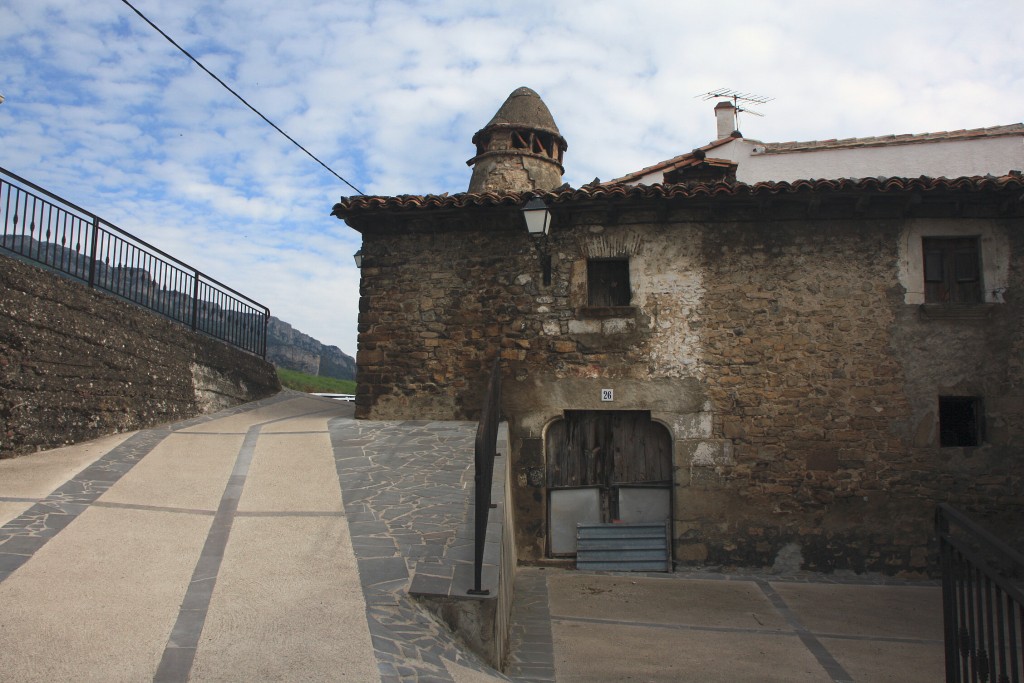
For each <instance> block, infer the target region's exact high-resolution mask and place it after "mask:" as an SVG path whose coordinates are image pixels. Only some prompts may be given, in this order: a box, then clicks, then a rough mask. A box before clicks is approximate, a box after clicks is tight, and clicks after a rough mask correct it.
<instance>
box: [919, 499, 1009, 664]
mask: <svg viewBox="0 0 1024 683" xmlns="http://www.w3.org/2000/svg"><path fill="white" fill-rule="evenodd" d="M935 527H936V533H937V535H938V539H939V560H940V563H941V568H942V617H943V627H944V631H945V642H946V682H947V683H967V682H968V681H969V682H970V683H976V682H980V683H988V682H989V681H991V682H992V683H1021V680H1022V679H1021V676H1022V673H1024V659H1022V655H1024V640H1022V638H1024V593H1022V591H1021V588H1022V579H1024V556H1022V555H1021V554H1020V553H1018V552H1016V551H1014V550H1013V549H1012V548H1010V547H1008V546H1006V545H1005V544H1004V543H1002V542H1001V541H1000V540H999V539H997V538H996V537H995V536H993V535H992V534H991V533H989V532H988V531H986V530H985V529H983V528H982V527H980V526H978V525H977V524H976V523H975V522H973V521H971V520H970V519H969V518H968V517H967V516H966V515H964V514H963V513H962V512H960V511H958V510H956V509H955V508H953V507H951V506H949V505H945V504H942V505H939V507H938V510H937V511H936V513H935Z"/></svg>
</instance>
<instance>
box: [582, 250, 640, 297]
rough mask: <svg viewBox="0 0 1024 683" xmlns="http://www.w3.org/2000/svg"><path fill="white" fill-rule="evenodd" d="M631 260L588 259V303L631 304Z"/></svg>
mask: <svg viewBox="0 0 1024 683" xmlns="http://www.w3.org/2000/svg"><path fill="white" fill-rule="evenodd" d="M631 299H632V294H631V293H630V289H629V261H628V260H627V259H595V260H590V261H587V303H588V304H589V305H590V306H629V302H630V300H631Z"/></svg>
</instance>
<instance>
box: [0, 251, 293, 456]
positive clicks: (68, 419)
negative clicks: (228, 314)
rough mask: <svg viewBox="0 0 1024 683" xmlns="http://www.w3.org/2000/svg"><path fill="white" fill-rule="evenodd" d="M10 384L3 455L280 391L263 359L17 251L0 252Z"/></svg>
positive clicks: (0, 327)
mask: <svg viewBox="0 0 1024 683" xmlns="http://www.w3.org/2000/svg"><path fill="white" fill-rule="evenodd" d="M0 387H2V393H0V457H7V456H11V455H17V454H22V453H28V452H32V451H35V450H39V449H46V448H54V447H58V446H62V445H65V444H69V443H75V442H78V441H83V440H88V439H93V438H96V437H98V436H102V435H105V434H112V433H115V432H123V431H129V430H135V429H141V428H145V427H151V426H155V425H158V424H163V423H167V422H174V421H178V420H182V419H187V418H190V417H195V416H196V415H199V414H202V413H206V412H213V411H216V410H220V409H222V408H226V407H229V406H233V405H236V404H239V403H243V402H245V401H251V400H256V399H259V398H263V397H266V396H269V395H271V394H273V393H275V392H277V391H279V390H280V384H279V383H278V380H277V375H276V373H275V371H274V368H273V366H272V365H270V364H269V363H267V362H266V361H264V360H263V359H262V358H259V357H257V356H254V355H252V354H250V353H246V352H244V351H241V350H239V349H235V348H233V347H230V346H228V345H227V344H224V343H222V342H219V341H217V340H215V339H212V338H209V337H206V336H204V335H200V334H197V333H194V332H192V331H191V330H189V329H187V328H186V327H184V326H182V325H179V324H177V323H174V322H171V321H170V320H167V319H165V318H163V317H161V316H159V315H156V314H155V313H151V312H149V311H146V310H144V309H142V308H139V307H137V306H134V305H132V304H129V303H127V302H124V301H121V300H119V299H117V298H115V297H113V296H109V295H107V294H102V293H100V292H97V291H94V290H91V289H89V288H88V287H86V286H84V285H82V284H79V283H77V282H72V281H70V280H67V279H65V278H62V277H59V276H56V275H54V274H52V273H49V272H46V271H44V270H42V269H40V268H37V267H35V266H32V265H28V264H26V263H24V262H21V261H18V260H15V259H13V258H10V257H7V256H0Z"/></svg>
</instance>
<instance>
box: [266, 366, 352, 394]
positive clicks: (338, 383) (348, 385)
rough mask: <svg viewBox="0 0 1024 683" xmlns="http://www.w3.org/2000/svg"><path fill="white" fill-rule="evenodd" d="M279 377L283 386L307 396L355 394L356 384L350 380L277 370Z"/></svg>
mask: <svg viewBox="0 0 1024 683" xmlns="http://www.w3.org/2000/svg"><path fill="white" fill-rule="evenodd" d="M277 376H278V378H279V379H280V380H281V386H283V387H285V388H286V389H294V390H295V391H304V392H306V393H307V394H354V393H356V383H355V382H354V381H353V380H350V379H334V378H333V377H317V376H316V375H307V374H306V373H304V372H296V371H295V370H285V369H284V368H277Z"/></svg>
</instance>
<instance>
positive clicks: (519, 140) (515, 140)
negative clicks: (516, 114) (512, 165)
mask: <svg viewBox="0 0 1024 683" xmlns="http://www.w3.org/2000/svg"><path fill="white" fill-rule="evenodd" d="M512 148H513V149H530V143H529V142H527V141H526V139H525V138H523V136H522V135H521V134H520V133H519V131H512Z"/></svg>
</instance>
